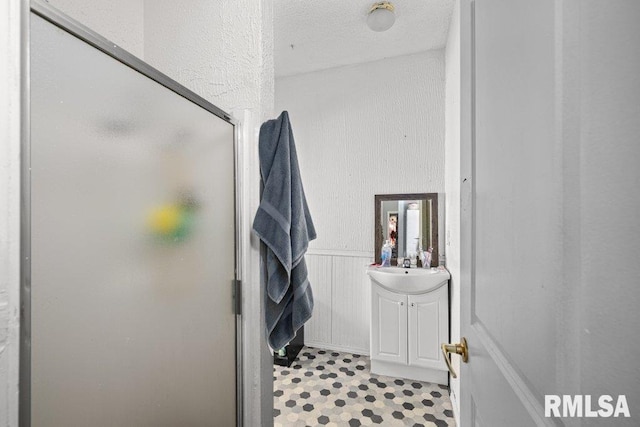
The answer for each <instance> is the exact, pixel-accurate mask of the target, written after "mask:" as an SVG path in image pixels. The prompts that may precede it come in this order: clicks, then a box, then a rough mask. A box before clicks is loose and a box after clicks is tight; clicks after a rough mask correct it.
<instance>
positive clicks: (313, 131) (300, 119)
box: [275, 50, 445, 353]
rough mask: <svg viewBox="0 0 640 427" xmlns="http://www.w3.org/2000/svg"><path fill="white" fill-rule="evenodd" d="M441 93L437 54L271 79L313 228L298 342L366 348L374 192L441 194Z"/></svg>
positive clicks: (441, 73)
mask: <svg viewBox="0 0 640 427" xmlns="http://www.w3.org/2000/svg"><path fill="white" fill-rule="evenodd" d="M444 95H445V66H444V51H443V50H436V51H427V52H421V53H416V54H413V55H404V56H398V57H395V58H387V59H383V60H380V61H375V62H369V63H361V64H357V65H350V66H344V67H337V68H331V69H327V70H320V71H315V72H311V73H305V74H298V75H294V76H287V77H281V78H276V95H275V96H276V111H277V112H279V111H281V110H288V111H289V115H290V117H291V123H292V127H293V133H294V136H295V140H296V147H297V151H298V159H299V162H300V171H301V175H302V180H303V183H304V187H305V193H306V195H307V200H308V202H309V209H310V211H311V215H312V216H313V220H314V223H315V226H316V230H317V232H318V239H317V240H315V241H313V242H311V246H310V252H309V255H308V256H307V262H308V264H309V273H310V276H311V277H310V279H311V285H312V289H313V292H314V296H315V310H314V315H313V318H312V320H311V321H310V322H309V323H308V325H307V327H306V329H305V341H306V342H307V344H309V345H315V346H319V347H324V348H331V349H341V350H348V351H354V352H357V353H368V352H369V294H368V291H369V281H368V279H367V276H366V275H365V272H364V269H365V266H366V265H368V264H370V263H371V262H372V261H373V254H374V252H377V251H378V250H380V248H374V195H376V194H392V193H431V192H434V193H442V192H443V191H444V134H445V114H444V112H445V104H444ZM439 202H440V203H439V206H441V208H440V210H441V212H440V213H441V214H442V213H443V212H444V201H443V200H442V199H441V200H439ZM441 217H442V215H441ZM439 227H440V230H441V232H440V236H441V240H443V237H444V232H443V231H444V227H443V223H442V222H440V225H439ZM440 248H441V253H443V252H444V251H442V249H443V245H442V244H441V245H440Z"/></svg>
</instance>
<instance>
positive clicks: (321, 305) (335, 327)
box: [305, 250, 373, 354]
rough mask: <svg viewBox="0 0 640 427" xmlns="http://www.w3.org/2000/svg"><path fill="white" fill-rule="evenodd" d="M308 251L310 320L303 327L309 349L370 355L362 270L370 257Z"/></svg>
mask: <svg viewBox="0 0 640 427" xmlns="http://www.w3.org/2000/svg"><path fill="white" fill-rule="evenodd" d="M331 252H332V251H322V250H310V251H309V252H307V255H306V261H307V267H308V268H309V281H310V283H311V287H312V289H313V296H314V302H315V306H314V310H313V317H312V318H311V320H310V321H309V322H308V323H307V324H306V326H305V343H306V344H307V345H309V346H312V347H319V348H326V349H331V350H343V351H349V352H352V353H358V354H369V323H370V322H369V311H370V303H369V300H370V292H369V289H370V287H371V286H370V285H369V276H367V275H366V273H365V269H366V268H367V266H368V265H369V264H371V263H372V262H373V254H367V253H366V252H358V251H341V252H337V253H331Z"/></svg>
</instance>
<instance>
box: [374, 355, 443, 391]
mask: <svg viewBox="0 0 640 427" xmlns="http://www.w3.org/2000/svg"><path fill="white" fill-rule="evenodd" d="M371 373H373V374H378V375H385V376H387V377H395V378H406V379H408V380H416V381H424V382H428V383H435V384H442V385H445V386H446V385H447V380H448V379H449V371H443V370H440V369H432V368H423V367H419V366H409V365H403V364H400V363H393V362H387V361H384V360H372V361H371Z"/></svg>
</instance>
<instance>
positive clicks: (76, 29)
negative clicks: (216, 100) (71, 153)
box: [19, 0, 243, 427]
mask: <svg viewBox="0 0 640 427" xmlns="http://www.w3.org/2000/svg"><path fill="white" fill-rule="evenodd" d="M24 14H25V15H26V16H24V17H23V24H24V28H23V37H22V40H21V44H22V46H21V47H22V56H23V58H22V63H23V73H22V77H23V81H24V82H25V83H24V84H23V87H22V101H23V108H22V147H21V159H20V164H21V191H20V192H21V195H20V198H21V203H20V204H21V209H20V211H21V212H20V216H21V220H20V223H21V226H20V246H21V250H20V251H21V265H20V350H19V352H20V387H19V389H20V395H19V425H20V427H30V426H31V180H30V170H31V160H30V152H31V141H30V132H29V128H30V118H29V116H30V89H29V87H30V67H29V62H30V40H29V39H30V37H29V32H30V28H29V27H30V25H29V22H30V17H31V16H32V14H35V15H37V16H39V17H41V18H43V19H45V20H46V21H48V22H49V23H51V24H53V25H55V26H56V27H58V28H60V29H62V30H64V31H66V32H67V33H69V34H71V35H72V36H74V37H76V38H78V39H80V40H82V41H84V42H85V43H87V44H89V45H90V46H92V47H94V48H96V49H98V50H99V51H101V52H102V53H105V54H106V55H108V56H110V57H111V58H113V59H115V60H117V61H119V62H120V63H122V64H124V65H126V66H127V67H129V68H131V69H133V70H134V71H137V72H138V73H140V74H142V75H144V76H145V77H147V78H149V79H151V80H153V81H155V82H156V83H158V84H160V85H162V86H164V87H165V88H167V89H169V90H171V91H172V92H174V93H175V94H177V95H179V96H181V97H183V98H185V99H187V100H188V101H190V102H192V103H194V104H196V105H198V106H199V107H201V108H203V109H204V110H206V111H208V112H210V113H212V114H214V115H215V116H217V117H219V118H220V119H222V120H224V121H225V122H227V123H229V124H230V125H232V126H233V145H234V147H233V152H234V160H233V161H234V189H235V191H234V210H235V218H234V229H235V233H234V235H235V242H234V243H235V280H234V283H233V284H230V285H233V286H234V298H235V301H233V304H234V308H235V310H234V311H235V314H236V318H235V337H236V350H235V358H236V425H237V426H242V425H243V419H242V417H243V387H242V384H243V383H242V378H243V372H242V365H243V363H242V361H243V354H242V328H241V311H240V307H241V300H240V299H241V294H240V284H241V277H240V271H241V269H240V265H241V262H242V259H241V257H242V251H241V249H242V248H241V239H240V236H239V227H238V223H239V218H240V214H241V212H240V206H239V198H238V194H239V191H240V188H239V184H238V179H237V178H238V169H239V163H238V162H239V155H238V137H239V133H240V129H239V128H240V123H239V122H238V120H236V119H235V118H234V117H232V116H231V115H230V114H229V113H227V112H225V111H223V110H222V109H220V108H218V107H217V106H215V105H214V104H212V103H211V102H209V101H207V100H206V99H204V98H203V97H201V96H200V95H198V94H197V93H195V92H193V91H191V90H189V89H187V88H186V87H185V86H183V85H181V84H180V83H178V82H177V81H175V80H173V79H172V78H170V77H169V76H167V75H166V74H164V73H162V72H160V71H159V70H157V69H156V68H154V67H152V66H150V65H149V64H147V63H146V62H144V61H142V60H141V59H139V58H138V57H136V56H134V55H132V54H131V53H129V52H127V51H126V50H124V49H122V48H120V47H119V46H117V45H116V44H114V43H112V42H110V41H109V40H107V39H106V38H104V37H102V36H101V35H100V34H98V33H96V32H94V31H92V30H91V29H89V28H87V27H86V26H84V25H82V24H81V23H79V22H77V21H75V20H74V19H72V18H70V17H68V16H67V15H65V14H64V13H62V12H60V11H59V10H57V9H55V8H54V7H52V6H50V5H49V4H48V3H45V2H44V1H42V0H30V3H29V10H28V11H25V12H24Z"/></svg>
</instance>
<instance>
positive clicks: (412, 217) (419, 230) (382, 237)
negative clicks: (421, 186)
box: [375, 193, 438, 266]
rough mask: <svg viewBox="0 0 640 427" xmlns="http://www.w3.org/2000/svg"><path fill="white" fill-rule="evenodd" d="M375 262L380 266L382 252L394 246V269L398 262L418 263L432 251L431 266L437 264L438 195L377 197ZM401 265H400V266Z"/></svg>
mask: <svg viewBox="0 0 640 427" xmlns="http://www.w3.org/2000/svg"><path fill="white" fill-rule="evenodd" d="M375 202H376V205H375V211H376V214H375V215H376V236H375V245H376V262H377V263H380V262H381V257H380V253H381V248H382V246H383V245H384V244H385V242H387V241H388V243H389V245H390V246H391V265H397V264H398V259H399V258H400V259H404V258H410V259H411V260H412V261H414V263H415V260H416V259H417V263H418V264H420V258H421V256H420V254H422V253H423V251H427V250H429V249H430V248H433V250H432V256H431V259H432V261H431V264H430V266H436V265H437V260H438V232H437V217H438V215H437V194H435V193H422V194H381V195H376V196H375ZM400 264H401V263H400Z"/></svg>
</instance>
